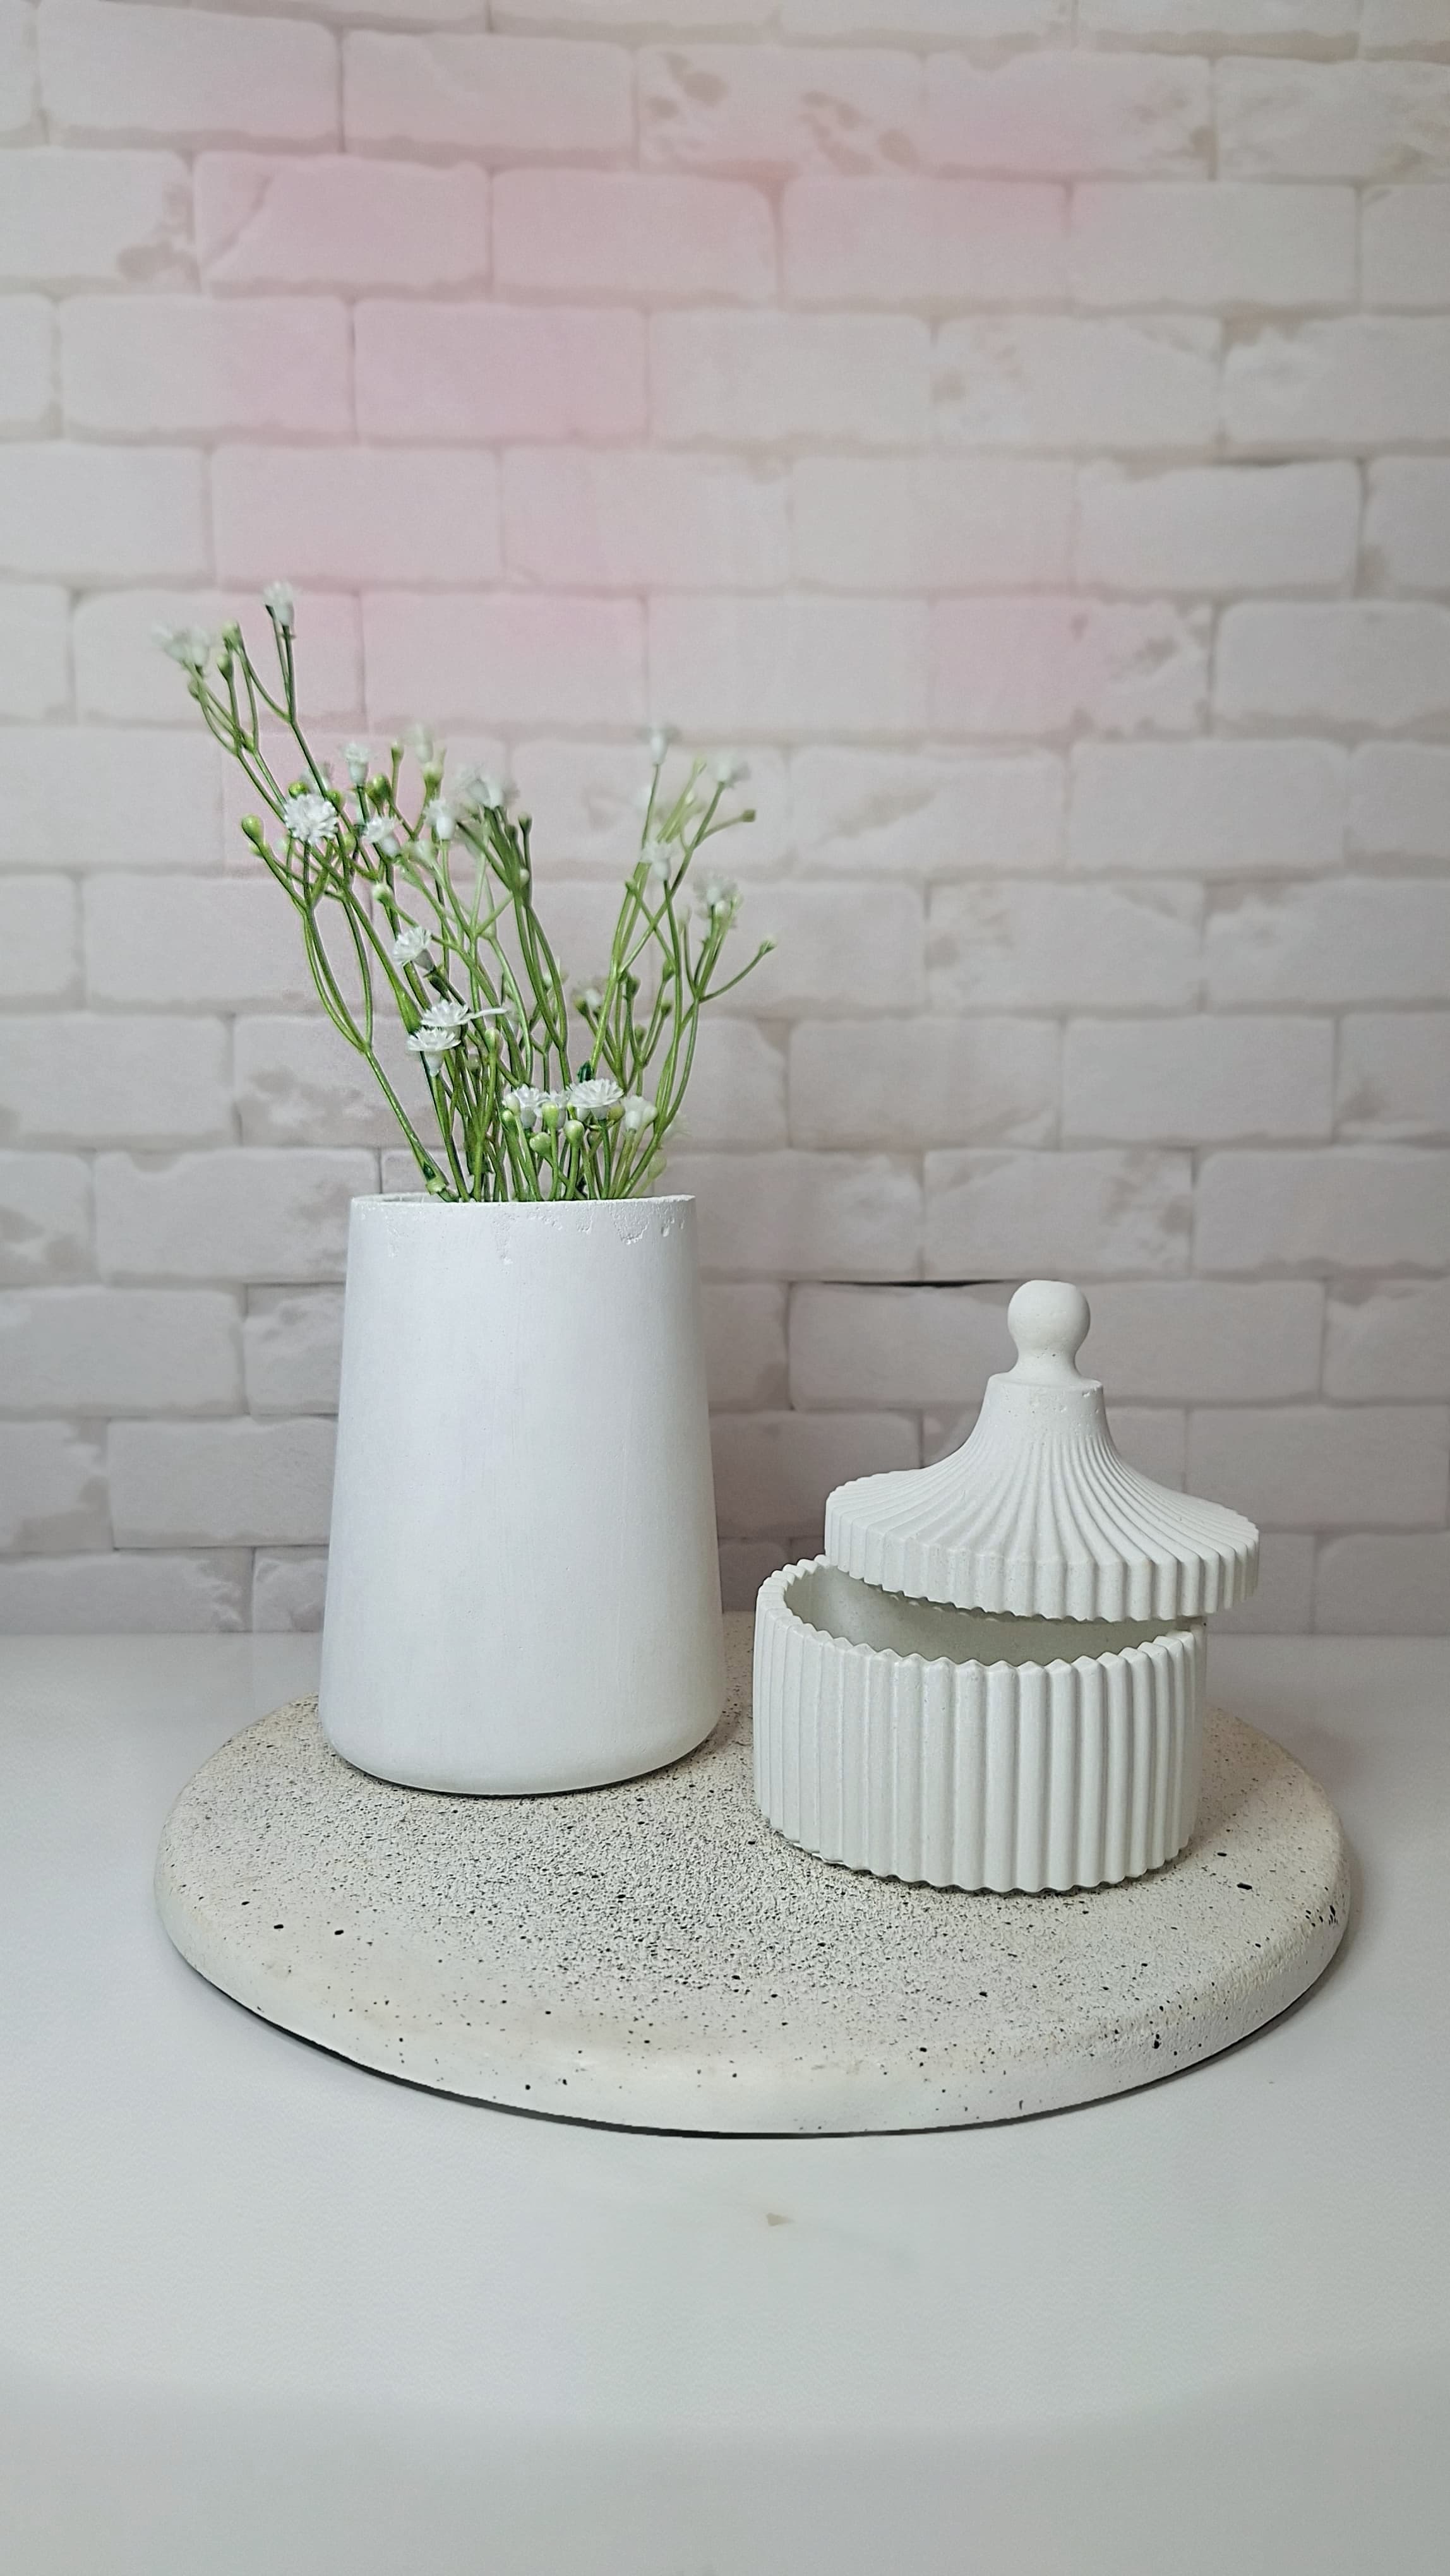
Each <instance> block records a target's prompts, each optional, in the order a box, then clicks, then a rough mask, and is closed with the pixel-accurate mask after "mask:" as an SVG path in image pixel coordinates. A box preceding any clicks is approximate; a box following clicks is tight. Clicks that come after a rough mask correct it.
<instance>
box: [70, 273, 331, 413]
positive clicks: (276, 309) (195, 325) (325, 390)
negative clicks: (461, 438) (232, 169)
mask: <svg viewBox="0 0 1450 2576" xmlns="http://www.w3.org/2000/svg"><path fill="white" fill-rule="evenodd" d="M61 362H62V381H63V385H64V401H65V419H66V426H67V428H69V429H78V430H82V431H85V432H87V433H89V432H97V433H99V434H101V435H102V436H106V435H110V436H113V437H123V438H126V437H135V436H140V435H145V434H147V433H155V434H157V435H166V436H169V437H172V438H185V437H209V436H221V437H237V436H245V435H246V434H247V433H248V432H255V433H258V434H260V435H262V436H264V437H266V436H270V437H287V436H289V435H291V436H299V437H315V438H325V437H333V438H345V437H347V435H348V434H349V432H350V430H351V427H352V388H351V372H352V367H351V346H350V339H349V324H348V316H347V310H346V307H345V306H344V305H342V304H335V303H324V302H322V301H320V300H319V299H316V298H311V299H308V300H307V301H305V302H304V301H303V300H302V299H301V298H289V299H287V300H285V301H284V300H281V299H278V300H276V301H268V300H266V299H265V298H261V297H259V298H257V299H256V300H255V301H254V302H251V303H248V304H216V303H212V302H211V301H209V300H205V299H203V298H201V297H193V296H182V295H147V296H125V297H119V296H94V297H91V296H77V297H74V298H73V299H72V300H71V301H70V302H69V303H67V304H65V305H63V306H62V308H61Z"/></svg>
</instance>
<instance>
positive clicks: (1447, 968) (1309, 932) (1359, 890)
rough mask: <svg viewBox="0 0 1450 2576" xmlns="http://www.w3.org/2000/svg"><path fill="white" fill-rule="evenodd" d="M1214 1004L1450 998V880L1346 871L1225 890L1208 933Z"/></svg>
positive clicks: (1206, 941) (1207, 953)
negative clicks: (1393, 880) (1308, 880)
mask: <svg viewBox="0 0 1450 2576" xmlns="http://www.w3.org/2000/svg"><path fill="white" fill-rule="evenodd" d="M1204 954H1205V959H1206V962H1207V967H1208V991H1209V997H1210V1000H1211V1002H1212V1003H1214V1004H1215V1005H1218V1004H1221V1003H1227V1004H1228V1005H1229V1006H1230V1007H1231V1008H1232V1007H1235V1006H1238V1005H1242V1004H1244V1003H1256V1002H1257V1003H1261V1004H1262V1003H1265V1002H1287V1003H1289V1004H1291V1005H1300V1004H1304V1003H1308V1004H1310V1005H1313V1004H1315V1003H1320V1004H1323V1003H1333V1002H1346V1003H1353V1002H1440V1001H1446V1000H1450V884H1447V883H1440V884H1435V883H1433V882H1429V881H1425V880H1420V881H1417V880H1415V879H1413V878H1411V879H1406V880H1402V881H1401V882H1400V883H1398V884H1389V883H1386V882H1385V880H1384V879H1382V878H1379V877H1344V878H1341V879H1338V880H1334V879H1331V880H1330V881H1329V882H1328V883H1326V884H1321V885H1314V886H1285V887H1283V888H1274V889H1265V890H1264V891H1262V892H1247V891H1246V892H1244V893H1243V894H1242V895H1238V894H1231V893H1227V892H1225V893H1224V894H1223V895H1222V896H1220V897H1218V898H1217V899H1216V902H1215V908H1214V909H1213V911H1212V912H1211V913H1210V915H1209V919H1208V923H1207V927H1206V930H1205V934H1204Z"/></svg>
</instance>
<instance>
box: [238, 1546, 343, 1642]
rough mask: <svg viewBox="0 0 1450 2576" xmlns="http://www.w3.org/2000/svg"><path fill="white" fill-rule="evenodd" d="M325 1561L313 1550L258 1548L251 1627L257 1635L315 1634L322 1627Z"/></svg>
mask: <svg viewBox="0 0 1450 2576" xmlns="http://www.w3.org/2000/svg"><path fill="white" fill-rule="evenodd" d="M326 1592H327V1557H326V1554H325V1552H323V1551H321V1550H318V1549H312V1548H301V1547H299V1548H258V1550H257V1554H256V1559H255V1562H254V1565H253V1570H252V1626H253V1628H254V1629H256V1630H257V1631H258V1633H259V1634H264V1635H276V1634H278V1633H282V1634H287V1633H291V1634H298V1633H302V1634H315V1633H316V1631H317V1630H318V1629H319V1628H320V1627H321V1626H322V1610H323V1602H324V1600H325V1597H326Z"/></svg>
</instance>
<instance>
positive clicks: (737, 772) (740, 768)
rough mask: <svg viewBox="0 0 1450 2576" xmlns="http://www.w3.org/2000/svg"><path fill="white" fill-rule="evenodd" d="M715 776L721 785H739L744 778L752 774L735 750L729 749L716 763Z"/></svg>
mask: <svg viewBox="0 0 1450 2576" xmlns="http://www.w3.org/2000/svg"><path fill="white" fill-rule="evenodd" d="M715 776H716V779H717V781H718V783H719V785H720V786H721V787H738V786H739V785H740V783H741V781H742V779H745V778H748V777H749V776H750V770H749V767H748V765H747V763H746V762H745V761H743V760H741V759H739V758H737V756H736V754H735V753H734V752H733V751H727V752H724V753H722V754H721V757H720V758H719V759H718V760H717V761H716V763H715Z"/></svg>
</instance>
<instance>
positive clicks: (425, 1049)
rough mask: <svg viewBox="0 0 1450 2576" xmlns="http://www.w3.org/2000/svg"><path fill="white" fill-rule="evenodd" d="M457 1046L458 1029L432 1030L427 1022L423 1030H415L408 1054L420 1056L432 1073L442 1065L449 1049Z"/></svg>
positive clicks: (410, 1040)
mask: <svg viewBox="0 0 1450 2576" xmlns="http://www.w3.org/2000/svg"><path fill="white" fill-rule="evenodd" d="M457 1044H458V1031H457V1029H430V1028H429V1027H428V1026H427V1023H426V1022H425V1023H424V1025H423V1027H422V1028H421V1029H415V1030H414V1032H413V1034H412V1036H411V1037H410V1038H409V1040H408V1053H409V1054H410V1055H420V1056H421V1057H422V1059H423V1062H424V1063H425V1065H426V1066H427V1068H428V1071H429V1072H430V1073H432V1071H433V1070H434V1068H435V1066H436V1065H438V1064H439V1063H441V1061H442V1059H443V1057H444V1056H445V1055H447V1053H448V1051H449V1049H450V1048H451V1047H456V1046H457Z"/></svg>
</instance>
